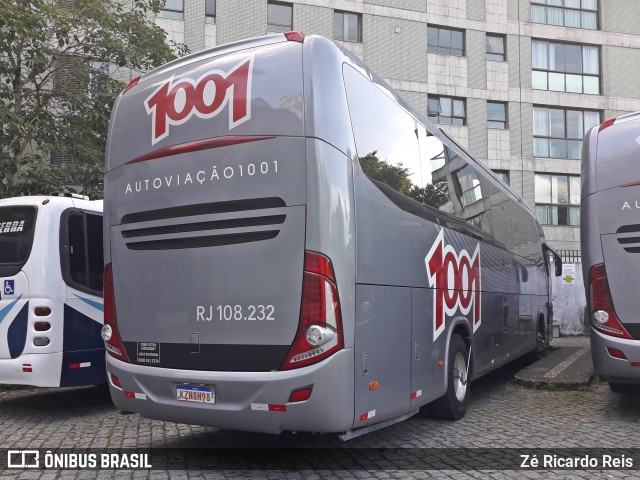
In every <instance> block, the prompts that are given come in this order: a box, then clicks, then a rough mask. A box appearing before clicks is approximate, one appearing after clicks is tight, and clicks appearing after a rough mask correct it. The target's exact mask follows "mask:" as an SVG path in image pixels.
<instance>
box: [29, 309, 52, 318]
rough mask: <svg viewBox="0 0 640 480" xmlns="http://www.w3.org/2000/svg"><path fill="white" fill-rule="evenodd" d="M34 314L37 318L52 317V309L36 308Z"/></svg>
mask: <svg viewBox="0 0 640 480" xmlns="http://www.w3.org/2000/svg"><path fill="white" fill-rule="evenodd" d="M33 314H34V315H35V316H36V317H48V316H49V315H51V309H50V308H49V307H36V308H34V309H33Z"/></svg>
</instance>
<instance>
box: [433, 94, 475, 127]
mask: <svg viewBox="0 0 640 480" xmlns="http://www.w3.org/2000/svg"><path fill="white" fill-rule="evenodd" d="M427 108H428V112H427V114H428V116H429V120H431V121H432V122H434V123H443V124H445V125H464V124H465V123H466V120H467V115H466V108H465V102H464V99H462V98H453V97H440V96H432V95H430V96H429V99H428V107H427Z"/></svg>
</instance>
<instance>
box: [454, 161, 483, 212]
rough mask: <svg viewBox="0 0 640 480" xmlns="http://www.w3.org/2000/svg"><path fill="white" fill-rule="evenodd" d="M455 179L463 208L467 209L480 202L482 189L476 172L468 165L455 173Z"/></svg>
mask: <svg viewBox="0 0 640 480" xmlns="http://www.w3.org/2000/svg"><path fill="white" fill-rule="evenodd" d="M456 178H457V179H458V184H459V188H460V195H459V198H460V203H462V206H463V207H468V206H469V205H473V204H474V203H476V202H478V201H480V200H482V187H481V186H480V177H479V176H478V172H477V171H476V170H475V168H473V167H472V166H470V165H467V166H466V167H464V168H463V169H461V170H458V171H457V172H456Z"/></svg>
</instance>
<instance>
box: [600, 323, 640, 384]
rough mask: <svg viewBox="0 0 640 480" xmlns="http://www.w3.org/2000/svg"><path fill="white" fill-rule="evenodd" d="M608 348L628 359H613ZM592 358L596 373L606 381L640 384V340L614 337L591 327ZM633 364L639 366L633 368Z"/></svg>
mask: <svg viewBox="0 0 640 480" xmlns="http://www.w3.org/2000/svg"><path fill="white" fill-rule="evenodd" d="M607 348H614V349H616V350H620V351H621V352H622V353H624V355H625V357H627V359H626V360H623V359H620V358H614V357H612V356H611V355H609V352H608V351H607ZM591 356H592V358H593V366H594V368H595V372H596V373H597V374H598V375H601V376H603V377H604V379H605V380H606V381H608V382H616V383H640V340H626V339H623V338H617V337H612V336H610V335H605V334H603V333H600V332H598V331H597V330H595V329H594V328H593V327H591ZM632 362H633V363H638V366H632V365H631V364H632Z"/></svg>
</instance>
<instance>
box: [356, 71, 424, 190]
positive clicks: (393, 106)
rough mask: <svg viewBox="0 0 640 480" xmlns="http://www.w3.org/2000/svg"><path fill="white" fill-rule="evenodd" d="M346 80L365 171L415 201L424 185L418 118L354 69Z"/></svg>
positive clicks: (361, 164) (359, 152) (358, 148)
mask: <svg viewBox="0 0 640 480" xmlns="http://www.w3.org/2000/svg"><path fill="white" fill-rule="evenodd" d="M344 79H345V87H346V91H347V99H348V103H349V112H350V114H351V125H352V127H353V135H354V138H355V142H356V149H357V151H358V157H359V161H360V166H361V167H362V170H363V172H364V173H365V175H367V176H368V177H369V178H371V179H372V180H376V181H378V182H382V183H385V184H386V185H388V186H390V187H391V188H393V189H394V190H396V191H398V192H400V193H402V194H404V195H406V196H407V197H411V198H414V196H415V195H417V193H418V192H419V190H420V189H421V188H422V186H423V184H424V183H423V182H424V180H423V172H422V171H421V164H420V151H419V148H418V131H417V123H416V121H415V119H414V118H413V117H412V116H411V115H410V114H409V113H408V112H407V111H406V110H404V109H403V108H402V107H401V106H400V105H398V103H396V102H395V100H393V99H392V98H391V97H390V96H388V95H387V94H385V93H384V92H383V91H382V90H381V88H379V87H378V86H376V85H375V84H373V83H371V81H370V80H369V79H368V78H366V77H364V76H363V75H362V74H360V73H359V72H357V71H356V70H354V69H353V68H352V67H349V66H345V67H344Z"/></svg>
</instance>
